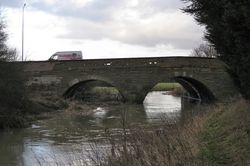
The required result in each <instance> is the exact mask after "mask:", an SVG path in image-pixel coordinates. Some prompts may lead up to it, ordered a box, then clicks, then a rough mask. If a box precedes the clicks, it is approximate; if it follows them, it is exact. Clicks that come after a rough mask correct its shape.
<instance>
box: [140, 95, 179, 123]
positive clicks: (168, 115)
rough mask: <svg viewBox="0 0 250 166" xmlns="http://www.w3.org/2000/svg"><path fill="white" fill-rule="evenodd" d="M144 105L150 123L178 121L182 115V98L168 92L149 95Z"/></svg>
mask: <svg viewBox="0 0 250 166" xmlns="http://www.w3.org/2000/svg"><path fill="white" fill-rule="evenodd" d="M143 105H144V109H145V112H146V114H147V119H148V121H150V122H157V121H162V120H163V121H165V120H167V121H168V122H169V121H176V120H178V119H179V118H180V115H181V98H180V97H175V96H172V95H167V94H166V92H151V93H149V94H148V95H147V97H146V99H145V101H144V104H143Z"/></svg>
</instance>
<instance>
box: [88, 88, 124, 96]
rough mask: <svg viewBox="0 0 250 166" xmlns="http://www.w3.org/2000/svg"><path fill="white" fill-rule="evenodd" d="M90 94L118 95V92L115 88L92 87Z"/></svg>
mask: <svg viewBox="0 0 250 166" xmlns="http://www.w3.org/2000/svg"><path fill="white" fill-rule="evenodd" d="M91 93H96V94H111V95H118V94H119V91H118V90H117V89H116V88H115V87H93V88H92V89H91Z"/></svg>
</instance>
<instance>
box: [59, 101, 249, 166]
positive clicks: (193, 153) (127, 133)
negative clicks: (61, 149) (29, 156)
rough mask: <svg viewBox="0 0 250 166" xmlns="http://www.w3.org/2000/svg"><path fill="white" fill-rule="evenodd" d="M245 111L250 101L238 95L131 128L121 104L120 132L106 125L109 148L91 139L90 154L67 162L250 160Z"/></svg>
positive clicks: (156, 164) (122, 165)
mask: <svg viewBox="0 0 250 166" xmlns="http://www.w3.org/2000/svg"><path fill="white" fill-rule="evenodd" d="M249 111H250V101H245V100H242V99H239V100H237V101H233V102H232V103H228V104H217V105H214V106H200V107H197V108H196V110H193V111H192V113H187V115H186V116H185V118H186V119H184V120H183V121H182V123H179V124H174V125H173V124H172V125H169V123H168V121H166V122H165V123H164V124H160V125H158V126H157V127H156V126H146V127H145V126H144V127H137V128H135V127H134V126H133V127H132V128H130V126H129V123H128V122H127V117H126V116H127V114H126V110H121V121H120V122H121V124H122V126H123V127H122V129H121V132H119V133H120V135H118V137H117V133H116V134H115V135H116V136H115V137H114V133H112V130H109V129H105V133H106V143H104V144H105V145H107V146H106V147H108V148H105V149H101V148H102V147H100V146H99V145H100V144H99V143H98V142H97V143H95V142H94V143H93V144H91V145H90V146H91V147H92V149H91V151H88V154H89V156H86V155H84V154H86V152H85V153H84V149H83V152H82V154H83V155H82V157H81V156H79V155H78V157H79V158H77V159H76V160H74V161H69V165H102V166H128V165H129V166H172V165H180V166H181V165H194V166H195V165H212V166H217V165H225V166H227V165H249V164H250V160H249V159H250V157H249V156H250V146H249V143H250V140H249V139H250V113H249ZM77 153H78V152H77ZM72 154H74V151H72ZM78 154H79V153H78ZM86 157H87V158H86ZM55 160H58V159H57V158H55ZM82 161H88V162H82ZM58 163H60V159H59V161H58Z"/></svg>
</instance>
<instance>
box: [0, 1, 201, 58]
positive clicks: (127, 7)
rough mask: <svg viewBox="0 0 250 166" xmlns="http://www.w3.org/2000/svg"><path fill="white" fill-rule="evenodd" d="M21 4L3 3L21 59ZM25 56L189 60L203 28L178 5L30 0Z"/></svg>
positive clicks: (26, 13)
mask: <svg viewBox="0 0 250 166" xmlns="http://www.w3.org/2000/svg"><path fill="white" fill-rule="evenodd" d="M23 4H24V1H22V0H1V1H0V6H1V7H2V10H3V15H4V17H5V20H6V23H7V32H8V34H9V41H8V43H9V45H11V46H13V47H16V48H17V50H18V51H19V53H20V54H21V41H22V40H21V32H22V6H23ZM26 4H27V5H26V7H25V17H24V18H25V28H24V29H25V31H24V32H25V33H24V41H25V42H24V52H25V57H26V59H28V60H46V59H48V58H49V57H50V56H51V55H52V54H53V53H54V52H57V51H73V50H75V51H78V50H80V51H82V52H83V56H84V58H86V59H92V58H122V57H149V56H150V57H156V56H187V55H189V54H190V52H191V50H192V49H193V48H194V47H197V46H198V45H199V44H200V43H201V42H202V36H203V28H202V27H200V26H199V25H197V24H196V22H195V21H194V19H193V18H192V16H190V15H187V14H185V13H183V12H182V11H181V10H180V9H181V8H183V7H184V6H185V4H183V2H181V1H180V0H27V1H26Z"/></svg>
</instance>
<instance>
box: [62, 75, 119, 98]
mask: <svg viewBox="0 0 250 166" xmlns="http://www.w3.org/2000/svg"><path fill="white" fill-rule="evenodd" d="M69 85H70V86H69V87H68V88H67V89H66V90H65V91H64V93H63V97H64V98H66V99H67V98H75V97H76V96H77V95H78V94H80V93H82V92H83V91H84V90H88V88H91V87H93V86H102V87H114V88H115V89H117V91H118V92H119V95H120V96H121V99H120V101H124V95H123V93H122V91H121V90H120V88H119V87H118V86H116V85H115V84H114V83H113V82H110V81H107V80H104V79H100V78H89V79H74V80H73V81H71V82H70V83H69Z"/></svg>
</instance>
